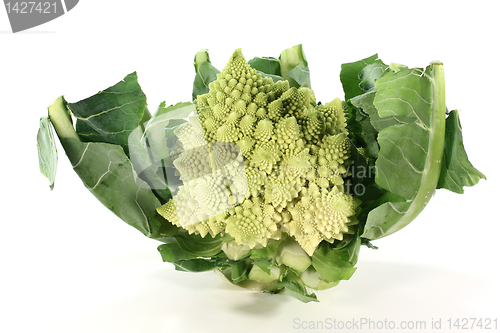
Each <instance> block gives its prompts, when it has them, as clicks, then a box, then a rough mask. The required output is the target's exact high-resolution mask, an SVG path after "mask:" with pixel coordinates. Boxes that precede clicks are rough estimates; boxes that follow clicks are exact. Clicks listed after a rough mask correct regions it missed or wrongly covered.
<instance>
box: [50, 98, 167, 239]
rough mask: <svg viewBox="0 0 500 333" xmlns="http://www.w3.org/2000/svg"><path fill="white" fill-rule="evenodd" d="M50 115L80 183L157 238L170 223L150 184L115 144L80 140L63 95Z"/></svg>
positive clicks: (116, 212) (126, 219)
mask: <svg viewBox="0 0 500 333" xmlns="http://www.w3.org/2000/svg"><path fill="white" fill-rule="evenodd" d="M49 117H50V121H51V122H52V124H53V126H54V129H55V130H56V133H57V136H58V137H59V140H60V141H61V144H62V146H63V148H64V151H65V152H66V155H67V156H68V158H69V160H70V162H71V164H72V165H73V170H74V171H75V172H76V173H77V174H78V176H79V177H80V179H81V180H82V182H83V184H84V185H85V186H86V187H87V188H88V189H89V190H90V192H91V193H92V194H93V195H94V196H95V197H96V198H97V199H98V200H99V201H100V202H101V203H102V204H103V205H104V206H105V207H107V208H108V209H109V210H111V211H112V212H113V213H114V214H116V215H117V216H118V217H119V218H121V219H122V220H123V221H124V222H126V223H128V224H129V225H131V226H133V227H134V228H136V229H138V230H139V231H141V232H142V233H143V234H145V235H146V236H148V237H152V238H155V237H160V236H161V235H160V234H159V230H160V228H161V225H162V224H165V223H169V222H167V221H166V220H164V219H163V218H162V217H161V216H159V215H158V213H157V212H156V207H158V206H159V205H160V202H159V201H158V199H157V198H156V196H155V195H154V194H153V192H152V191H151V189H150V188H149V186H148V185H147V184H146V183H145V182H144V181H142V180H141V179H140V178H137V175H136V173H135V172H134V170H133V167H132V163H130V160H129V159H128V157H127V155H126V154H125V152H124V151H123V148H122V147H121V146H118V145H113V144H109V143H100V142H81V141H80V140H79V137H78V135H77V134H76V132H75V129H74V128H73V126H72V123H71V118H70V113H69V110H68V109H67V107H66V103H65V101H64V99H63V98H62V97H59V98H58V99H57V100H56V101H55V102H54V103H53V104H52V105H51V106H49Z"/></svg>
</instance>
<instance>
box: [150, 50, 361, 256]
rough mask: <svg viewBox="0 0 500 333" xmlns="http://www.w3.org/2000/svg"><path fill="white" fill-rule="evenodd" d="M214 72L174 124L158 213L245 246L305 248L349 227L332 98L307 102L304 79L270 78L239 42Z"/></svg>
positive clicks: (344, 142) (346, 152)
mask: <svg viewBox="0 0 500 333" xmlns="http://www.w3.org/2000/svg"><path fill="white" fill-rule="evenodd" d="M216 77H217V79H216V80H215V81H213V82H211V83H210V84H209V85H208V87H209V92H208V93H206V94H203V95H199V96H197V98H196V100H195V104H196V115H195V116H192V117H191V118H190V119H189V122H187V123H185V124H183V125H182V126H179V127H178V128H177V130H176V133H175V134H176V135H177V137H178V138H179V141H180V144H181V145H182V148H183V150H182V153H181V154H180V156H179V157H178V158H177V159H176V160H174V162H173V163H174V165H175V166H176V168H177V169H178V170H179V173H180V179H181V180H182V181H183V185H181V186H180V187H179V192H178V193H177V194H175V195H174V197H173V199H171V200H170V201H169V202H167V203H166V204H165V205H163V206H162V207H160V208H158V212H159V213H160V214H161V215H162V216H163V217H165V218H166V219H167V220H169V221H172V222H173V223H174V224H175V225H177V226H179V227H182V228H185V229H186V230H188V231H189V232H190V233H196V234H200V235H201V236H202V237H205V236H206V235H207V233H208V234H210V235H211V236H212V237H214V236H215V235H217V234H219V233H221V234H223V235H227V236H226V238H229V237H230V238H232V239H234V241H235V243H236V244H237V245H241V246H245V245H246V246H248V248H249V249H253V248H255V247H266V246H267V244H268V241H269V240H281V239H282V237H287V236H288V237H293V239H295V240H296V241H297V242H298V243H299V244H300V246H301V247H302V249H304V250H305V252H306V253H307V254H308V255H309V256H312V255H313V253H314V251H315V249H316V248H317V246H318V244H319V243H320V242H321V241H323V240H324V241H327V242H330V243H333V242H334V241H335V240H340V241H341V240H343V238H344V235H345V234H353V233H354V231H355V229H354V228H353V226H354V225H356V224H357V219H356V208H357V206H358V200H355V199H354V198H353V196H351V195H349V194H346V193H345V192H346V191H345V188H344V186H343V185H344V179H343V178H344V177H345V176H347V167H348V165H349V163H350V147H349V140H348V132H347V130H346V126H347V125H346V117H345V111H344V106H343V104H342V102H341V101H340V99H338V98H337V99H335V100H333V101H332V102H330V103H327V104H325V105H321V104H317V103H316V98H315V96H314V93H313V91H312V90H311V89H310V88H308V87H307V86H301V87H298V88H297V87H290V84H289V82H288V81H282V80H279V81H277V82H276V83H275V82H274V81H273V79H272V78H270V77H266V76H265V75H262V74H261V73H259V72H257V70H256V69H254V68H252V67H251V66H250V65H249V64H248V62H247V61H246V59H245V58H244V56H243V54H242V52H241V50H240V49H238V50H236V51H235V52H234V53H233V55H232V56H231V58H230V59H229V61H228V63H227V65H226V67H225V68H224V69H223V70H222V72H221V73H219V74H217V76H216ZM203 137H204V139H205V140H200V138H203ZM207 171H208V172H207Z"/></svg>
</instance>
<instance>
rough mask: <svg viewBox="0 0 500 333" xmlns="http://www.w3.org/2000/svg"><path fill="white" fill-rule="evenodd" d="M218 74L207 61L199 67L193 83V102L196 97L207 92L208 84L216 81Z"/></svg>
mask: <svg viewBox="0 0 500 333" xmlns="http://www.w3.org/2000/svg"><path fill="white" fill-rule="evenodd" d="M219 73H220V71H219V70H218V69H217V68H215V67H214V66H212V64H211V63H210V62H208V61H206V62H203V63H201V64H200V65H199V67H198V71H197V72H196V76H195V78H194V82H193V96H192V97H193V101H194V100H195V99H196V96H198V95H203V94H207V93H208V92H209V88H208V84H209V83H210V82H212V81H215V80H217V74H219Z"/></svg>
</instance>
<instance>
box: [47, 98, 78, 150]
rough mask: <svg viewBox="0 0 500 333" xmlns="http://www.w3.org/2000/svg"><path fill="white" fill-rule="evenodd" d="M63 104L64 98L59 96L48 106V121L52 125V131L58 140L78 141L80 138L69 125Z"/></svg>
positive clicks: (68, 117)
mask: <svg viewBox="0 0 500 333" xmlns="http://www.w3.org/2000/svg"><path fill="white" fill-rule="evenodd" d="M64 102H65V101H64V98H63V97H62V96H59V97H58V98H57V99H56V100H55V101H54V103H52V105H50V106H49V108H48V109H49V118H50V121H51V122H52V125H54V129H55V130H56V133H57V136H58V137H59V138H60V139H61V138H62V139H75V140H77V141H80V138H79V137H78V134H77V133H76V131H75V129H74V128H73V124H72V123H71V118H70V114H69V110H68V108H67V107H66V105H65V103H64Z"/></svg>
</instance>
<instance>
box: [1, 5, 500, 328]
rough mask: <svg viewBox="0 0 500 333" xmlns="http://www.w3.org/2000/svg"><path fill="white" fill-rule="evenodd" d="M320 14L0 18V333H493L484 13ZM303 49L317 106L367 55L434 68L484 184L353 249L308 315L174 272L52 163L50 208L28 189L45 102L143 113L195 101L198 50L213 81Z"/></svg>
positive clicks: (441, 194)
mask: <svg viewBox="0 0 500 333" xmlns="http://www.w3.org/2000/svg"><path fill="white" fill-rule="evenodd" d="M174 3H175V4H174ZM326 3H327V2H316V1H310V0H308V1H302V2H292V1H287V2H279V3H278V2H272V1H255V0H253V1H245V2H237V1H229V2H217V1H200V2H196V1H186V2H182V4H181V2H180V1H152V0H149V1H145V0H144V1H134V2H131V1H130V2H127V1H117V0H113V1H110V0H107V1H96V0H82V1H80V3H79V4H78V5H77V6H76V7H75V8H74V9H73V10H72V11H70V12H69V13H68V14H66V15H64V16H62V17H60V18H58V19H56V20H54V21H51V22H48V23H46V24H44V25H41V26H38V27H35V28H32V29H30V30H28V31H25V32H21V33H17V34H12V33H11V32H10V26H9V23H8V20H7V14H6V12H5V11H4V10H3V8H0V107H1V110H0V112H1V117H2V118H1V119H2V120H1V130H0V145H1V154H0V159H1V163H0V168H1V170H0V171H1V172H0V175H1V176H2V192H3V196H2V198H1V199H0V202H1V208H2V209H1V214H2V215H1V222H2V223H1V232H0V267H1V271H0V305H2V309H3V310H2V311H1V312H0V331H2V332H9V333H13V332H51V333H55V332H93V333H98V332H121V333H128V332H149V333H159V332H163V333H166V332H181V331H183V332H199V331H203V332H255V331H258V332H263V333H265V332H278V331H279V332H293V331H304V330H303V329H299V328H298V327H299V326H301V325H304V327H309V324H310V323H309V322H310V321H312V322H313V324H314V323H315V322H317V321H324V322H325V324H326V323H328V322H329V321H327V319H328V318H329V319H328V320H331V322H333V319H336V320H337V321H347V320H351V321H352V320H354V321H360V320H361V319H363V318H365V320H372V321H375V322H376V321H384V320H387V321H394V322H395V323H396V325H398V324H399V323H400V322H401V321H417V320H419V321H425V322H426V327H427V330H420V331H433V332H435V331H449V332H451V330H449V329H448V328H447V326H448V322H447V320H448V318H452V319H456V318H493V319H494V318H498V319H497V325H499V326H500V322H498V321H500V311H499V310H500V305H499V301H498V300H499V298H500V293H499V287H498V283H497V281H498V280H499V278H500V276H499V273H498V267H497V266H498V252H499V251H498V248H499V247H498V245H497V244H498V242H499V231H500V228H499V226H498V224H499V220H500V219H499V218H498V211H497V208H498V207H499V203H498V193H497V188H498V186H499V182H498V171H497V170H498V165H497V164H496V163H495V162H497V161H498V158H496V157H495V156H496V155H497V154H498V146H499V145H498V133H499V131H498V124H499V116H498V112H499V110H498V101H497V99H498V96H499V94H498V68H499V67H498V59H499V53H498V49H497V44H498V33H499V32H500V29H499V27H498V17H497V9H496V6H494V4H495V2H493V1H490V2H488V1H473V2H449V1H446V2H444V1H443V2H439V1H429V2H427V1H418V2H410V1H395V2H384V1H378V2H375V1H370V2H363V1H342V2H333V1H332V2H330V4H328V5H325V4H326ZM299 43H302V44H303V46H304V50H305V53H306V56H307V60H308V62H309V67H310V70H311V80H312V86H313V89H314V90H315V92H316V97H317V99H318V100H321V101H323V102H328V101H329V100H331V99H333V98H335V97H337V96H339V97H343V92H342V88H341V84H340V81H339V80H338V74H339V72H340V65H341V64H342V63H345V62H352V61H357V60H359V59H362V58H365V57H367V56H370V55H372V54H374V53H377V52H378V54H379V56H380V57H381V59H382V60H383V61H385V62H386V63H390V62H398V63H404V64H407V65H409V66H411V67H415V66H419V67H423V66H426V65H427V64H428V63H429V62H430V61H433V60H441V61H442V62H443V63H444V66H445V75H446V88H447V105H448V108H449V109H450V110H451V109H460V110H461V114H460V116H461V121H462V125H463V130H464V142H465V146H466V149H467V152H468V155H469V158H470V160H471V161H472V163H473V164H474V165H475V166H476V167H477V168H478V169H479V170H480V171H482V172H483V173H484V174H486V176H487V177H488V180H487V181H481V182H480V183H479V184H478V185H477V186H475V187H473V188H467V189H466V191H465V194H464V195H458V194H454V193H451V192H447V191H444V190H441V191H438V192H437V193H436V195H435V196H434V198H433V199H432V200H431V202H430V203H429V205H428V206H427V208H426V209H425V210H424V212H423V213H422V214H421V215H420V216H419V217H418V218H417V219H416V220H415V221H414V222H413V223H412V224H411V225H410V226H408V227H406V228H405V229H403V230H401V231H400V232H398V233H397V234H395V235H392V236H390V237H388V238H385V239H381V240H378V241H375V242H373V243H374V244H375V245H377V246H379V250H377V251H374V250H370V249H368V248H366V247H363V248H362V249H361V253H360V259H359V263H358V265H357V266H358V270H357V272H356V273H355V274H354V275H353V277H352V278H351V279H350V280H349V281H343V282H341V283H340V284H339V285H338V286H337V287H335V288H333V289H330V290H327V291H320V292H317V296H318V298H319V299H320V302H319V303H308V304H303V303H300V302H299V301H297V300H295V299H292V298H290V297H287V296H272V295H266V294H261V293H253V292H250V291H246V290H242V289H239V288H237V287H233V286H231V285H228V284H226V283H225V282H223V281H222V280H220V279H219V278H218V277H217V276H216V275H215V274H213V273H211V272H208V273H200V274H188V273H183V272H177V271H174V269H173V266H172V265H171V264H168V263H163V262H162V261H161V257H160V255H159V253H158V252H157V250H156V247H157V245H159V243H158V242H157V241H154V240H150V239H147V238H146V237H144V236H143V235H142V234H141V233H140V232H138V231H136V230H135V229H133V228H131V227H129V226H128V225H126V224H125V223H123V222H122V221H121V220H119V219H118V218H117V217H115V216H114V215H113V214H112V213H110V212H109V211H108V210H107V209H106V208H104V207H103V206H102V205H101V204H100V203H99V202H98V201H97V200H96V199H95V198H94V197H93V196H92V195H91V194H90V192H88V191H87V190H86V189H85V188H84V186H83V185H82V184H81V181H80V180H79V178H78V177H77V175H76V174H75V173H73V171H72V170H71V165H70V163H69V162H68V160H67V158H66V156H65V155H64V152H63V150H62V148H61V147H60V146H59V165H58V174H57V177H56V183H55V189H54V190H53V191H50V190H49V187H48V181H47V179H45V178H44V177H43V176H42V175H41V174H40V173H39V169H38V159H37V150H36V133H37V129H38V120H39V117H40V116H43V115H45V114H46V112H47V111H46V107H47V106H48V105H49V104H50V103H51V102H52V101H53V99H55V98H56V97H57V96H59V95H65V97H66V99H67V100H68V101H70V102H75V101H78V100H80V99H83V98H86V97H89V96H91V95H93V94H95V93H96V92H98V91H99V90H102V89H105V88H107V87H109V86H111V85H113V84H115V83H116V82H118V81H119V80H121V79H122V78H123V77H125V76H126V75H127V74H129V73H131V72H133V71H137V72H138V75H139V82H140V84H141V86H142V88H143V90H144V92H145V93H146V95H147V97H148V105H149V108H150V109H151V110H153V111H154V110H155V109H156V107H157V105H158V104H159V103H160V102H161V101H163V100H165V101H166V102H167V105H168V104H174V103H177V102H180V101H190V98H191V89H192V81H193V78H194V68H193V65H192V60H193V56H194V54H195V53H196V52H197V51H198V50H200V49H202V48H208V49H209V51H210V56H211V60H212V63H213V64H214V65H215V66H216V67H217V68H219V69H222V67H224V65H225V63H226V61H227V59H228V58H229V56H230V55H231V53H232V52H233V51H234V50H235V49H236V48H240V47H241V48H242V50H243V53H244V54H245V56H246V57H247V59H251V58H253V57H254V56H274V57H278V56H279V54H280V52H281V51H282V50H284V49H286V48H288V47H291V46H293V45H296V44H299ZM436 320H441V325H442V326H441V327H442V328H441V330H436V329H434V330H432V329H431V323H432V322H433V321H436ZM483 320H484V319H483ZM410 324H411V323H410ZM469 327H470V326H469ZM372 328H373V326H372ZM307 330H311V329H307ZM307 330H305V331H307ZM329 331H332V330H329ZM341 331H342V330H341ZM343 331H344V332H361V331H363V332H371V331H373V332H375V331H378V332H384V331H389V330H384V329H382V330H377V329H372V330H369V329H368V326H365V329H364V330H361V329H359V330H357V329H351V330H345V329H344V330H343ZM393 331H397V330H393ZM413 331H415V330H413ZM453 331H456V332H458V331H459V330H456V329H455V330H453ZM464 331H468V332H480V331H487V330H475V329H474V330H471V329H469V330H464ZM489 331H492V330H489Z"/></svg>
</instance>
